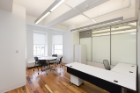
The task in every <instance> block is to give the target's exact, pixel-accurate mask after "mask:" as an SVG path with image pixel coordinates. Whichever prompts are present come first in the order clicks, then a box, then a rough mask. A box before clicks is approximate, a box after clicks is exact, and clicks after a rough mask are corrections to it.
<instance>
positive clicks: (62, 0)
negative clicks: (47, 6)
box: [50, 0, 65, 12]
mask: <svg viewBox="0 0 140 93" xmlns="http://www.w3.org/2000/svg"><path fill="white" fill-rule="evenodd" d="M64 1H65V0H61V1H60V2H59V3H58V4H56V5H55V6H54V7H53V8H52V9H51V10H50V11H51V12H52V11H53V10H55V9H56V8H57V7H58V6H59V5H60V4H62V3H63V2H64Z"/></svg>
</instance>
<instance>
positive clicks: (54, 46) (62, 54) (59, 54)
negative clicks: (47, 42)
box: [53, 44, 63, 55]
mask: <svg viewBox="0 0 140 93" xmlns="http://www.w3.org/2000/svg"><path fill="white" fill-rule="evenodd" d="M56 45H62V49H55V46H56ZM55 50H62V54H57V53H55ZM53 53H54V54H57V55H63V44H53Z"/></svg>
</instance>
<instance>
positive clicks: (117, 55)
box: [111, 22, 136, 65]
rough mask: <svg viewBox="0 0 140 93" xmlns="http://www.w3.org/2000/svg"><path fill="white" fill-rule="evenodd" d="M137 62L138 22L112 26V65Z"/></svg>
mask: <svg viewBox="0 0 140 93" xmlns="http://www.w3.org/2000/svg"><path fill="white" fill-rule="evenodd" d="M119 62H123V63H131V64H136V22H131V23H124V24H119V25H115V26H112V27H111V65H116V64H117V63H119Z"/></svg>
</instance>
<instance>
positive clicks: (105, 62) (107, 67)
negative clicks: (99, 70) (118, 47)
mask: <svg viewBox="0 0 140 93" xmlns="http://www.w3.org/2000/svg"><path fill="white" fill-rule="evenodd" d="M103 63H104V66H105V68H106V69H107V70H111V68H110V64H109V62H108V60H106V59H105V60H103Z"/></svg>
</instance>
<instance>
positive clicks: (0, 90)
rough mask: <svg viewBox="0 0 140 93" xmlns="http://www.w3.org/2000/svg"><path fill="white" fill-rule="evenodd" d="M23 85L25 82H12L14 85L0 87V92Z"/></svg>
mask: <svg viewBox="0 0 140 93" xmlns="http://www.w3.org/2000/svg"><path fill="white" fill-rule="evenodd" d="M25 85H26V82H21V83H18V84H14V85H11V86H8V87H6V88H2V89H0V93H5V92H7V91H10V90H13V89H16V88H19V87H22V86H25Z"/></svg>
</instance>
